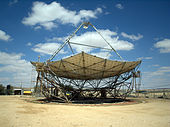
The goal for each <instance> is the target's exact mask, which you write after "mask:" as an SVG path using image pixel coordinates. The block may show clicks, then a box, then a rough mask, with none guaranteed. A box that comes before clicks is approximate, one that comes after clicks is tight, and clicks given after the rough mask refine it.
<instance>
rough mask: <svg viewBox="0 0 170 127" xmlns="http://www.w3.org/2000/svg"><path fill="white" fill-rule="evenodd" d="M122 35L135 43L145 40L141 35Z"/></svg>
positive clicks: (123, 33)
mask: <svg viewBox="0 0 170 127" xmlns="http://www.w3.org/2000/svg"><path fill="white" fill-rule="evenodd" d="M121 35H122V36H123V37H124V38H128V39H131V40H133V41H137V40H139V39H141V38H143V35H141V34H138V35H137V36H136V35H133V34H132V35H129V34H127V33H125V32H122V33H121Z"/></svg>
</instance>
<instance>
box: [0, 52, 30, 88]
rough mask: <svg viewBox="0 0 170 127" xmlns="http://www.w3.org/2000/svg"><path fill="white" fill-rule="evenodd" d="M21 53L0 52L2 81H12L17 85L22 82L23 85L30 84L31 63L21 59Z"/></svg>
mask: <svg viewBox="0 0 170 127" xmlns="http://www.w3.org/2000/svg"><path fill="white" fill-rule="evenodd" d="M22 56H23V54H21V53H20V54H15V53H11V54H10V53H6V52H0V65H1V66H0V73H1V76H2V77H0V78H1V82H2V83H8V84H9V83H12V84H14V85H17V84H16V83H18V82H23V85H24V83H25V85H28V83H29V84H30V80H31V69H32V66H31V63H30V62H28V61H26V60H24V59H22V58H21V57H22Z"/></svg>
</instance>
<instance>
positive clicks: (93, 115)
mask: <svg viewBox="0 0 170 127" xmlns="http://www.w3.org/2000/svg"><path fill="white" fill-rule="evenodd" d="M0 127H170V100H161V99H155V100H151V99H147V100H145V101H143V102H142V103H138V104H130V105H111V106H106V105H105V106H78V105H65V104H64V105H63V104H53V103H52V104H51V103H50V104H49V103H48V104H38V103H31V102H27V101H25V100H24V97H20V96H0Z"/></svg>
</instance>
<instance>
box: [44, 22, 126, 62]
mask: <svg viewBox="0 0 170 127" xmlns="http://www.w3.org/2000/svg"><path fill="white" fill-rule="evenodd" d="M82 26H83V28H85V29H87V28H88V26H92V27H93V29H94V30H95V31H96V32H97V33H98V34H99V35H100V36H101V37H102V39H103V40H104V41H105V42H106V43H107V44H108V45H109V46H110V48H111V49H108V50H113V51H114V52H115V53H116V54H117V55H118V56H119V58H120V59H121V60H123V58H122V57H121V56H120V54H119V53H118V52H117V51H116V50H115V49H114V48H113V47H112V46H111V44H110V43H109V42H108V41H107V40H106V39H105V38H104V37H103V35H102V34H101V33H100V32H99V31H98V30H97V28H96V27H95V26H94V25H92V24H91V23H90V22H83V23H82V24H81V25H80V26H79V27H78V28H77V29H76V30H75V31H74V33H73V34H71V35H70V36H69V37H68V38H67V39H66V41H65V42H64V43H63V44H62V45H61V46H60V47H59V48H58V49H57V50H56V51H55V52H54V53H53V55H52V56H51V57H50V58H49V59H48V60H47V62H50V61H51V60H52V59H53V58H54V57H55V56H56V55H57V54H58V53H59V52H60V51H61V49H62V48H63V47H64V46H65V45H66V44H68V45H69V47H70V48H71V45H70V43H72V44H77V45H83V44H79V43H73V42H70V39H71V38H73V37H74V36H75V35H76V33H77V32H78V31H79V29H80V28H81V27H82ZM84 46H89V47H96V46H90V45H84ZM98 48H101V47H98ZM105 49H106V48H105ZM71 51H72V52H73V49H72V48H71Z"/></svg>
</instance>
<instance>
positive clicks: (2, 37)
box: [0, 30, 11, 41]
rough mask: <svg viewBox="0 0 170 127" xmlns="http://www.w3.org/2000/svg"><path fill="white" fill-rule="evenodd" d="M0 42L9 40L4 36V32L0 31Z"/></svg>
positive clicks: (8, 36) (9, 38) (6, 35)
mask: <svg viewBox="0 0 170 127" xmlns="http://www.w3.org/2000/svg"><path fill="white" fill-rule="evenodd" d="M0 40H3V41H9V40H11V37H10V35H8V34H6V33H5V32H4V31H2V30H0Z"/></svg>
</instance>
